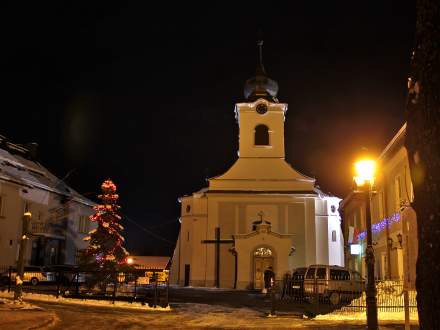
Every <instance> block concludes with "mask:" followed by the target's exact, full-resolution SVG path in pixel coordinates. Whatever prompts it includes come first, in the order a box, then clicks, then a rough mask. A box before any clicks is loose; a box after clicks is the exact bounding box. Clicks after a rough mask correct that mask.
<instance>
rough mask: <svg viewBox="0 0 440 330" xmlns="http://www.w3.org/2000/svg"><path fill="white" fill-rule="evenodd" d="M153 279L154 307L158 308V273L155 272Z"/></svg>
mask: <svg viewBox="0 0 440 330" xmlns="http://www.w3.org/2000/svg"><path fill="white" fill-rule="evenodd" d="M153 279H154V301H153V307H154V308H156V306H157V276H156V273H155V272H154V273H153Z"/></svg>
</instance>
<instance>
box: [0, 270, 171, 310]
mask: <svg viewBox="0 0 440 330" xmlns="http://www.w3.org/2000/svg"><path fill="white" fill-rule="evenodd" d="M161 275H162V276H161ZM15 276H16V271H15V270H14V269H13V268H12V267H9V268H8V269H6V270H4V271H3V272H2V273H1V277H0V288H1V289H3V290H5V289H7V290H8V291H13V290H15ZM24 278H25V281H24V283H23V291H24V292H30V293H40V294H49V295H54V296H56V297H57V298H58V297H60V296H62V297H70V298H81V299H97V300H110V301H113V302H115V301H127V302H141V303H142V304H148V305H150V306H152V307H156V306H162V307H166V306H168V300H169V299H168V295H169V282H168V276H163V272H161V271H158V270H155V269H134V270H130V271H123V272H120V271H118V272H103V271H82V270H63V271H51V270H45V271H44V272H41V274H40V273H32V274H28V275H27V274H26V272H25V276H24ZM35 278H37V280H36V281H35V280H34V281H32V279H35Z"/></svg>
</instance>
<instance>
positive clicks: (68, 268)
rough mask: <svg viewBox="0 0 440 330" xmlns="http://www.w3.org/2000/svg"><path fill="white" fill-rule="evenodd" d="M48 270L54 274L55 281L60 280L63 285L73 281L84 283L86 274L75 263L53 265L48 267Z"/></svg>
mask: <svg viewBox="0 0 440 330" xmlns="http://www.w3.org/2000/svg"><path fill="white" fill-rule="evenodd" d="M46 269H47V270H49V271H50V272H52V273H53V274H54V278H55V281H60V283H61V284H63V285H69V284H71V283H76V282H77V281H78V283H84V282H85V281H86V275H85V273H84V272H82V271H80V269H79V267H78V266H74V265H52V266H48V267H46Z"/></svg>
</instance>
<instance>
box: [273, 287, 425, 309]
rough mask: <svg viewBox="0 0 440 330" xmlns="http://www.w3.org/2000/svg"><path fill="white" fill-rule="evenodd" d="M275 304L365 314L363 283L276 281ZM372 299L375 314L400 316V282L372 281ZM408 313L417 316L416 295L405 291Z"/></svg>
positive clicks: (365, 304) (403, 304) (402, 294)
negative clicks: (391, 313)
mask: <svg viewBox="0 0 440 330" xmlns="http://www.w3.org/2000/svg"><path fill="white" fill-rule="evenodd" d="M274 290H275V292H277V296H278V299H277V301H279V302H282V303H296V304H302V305H304V306H305V307H306V309H309V310H311V311H312V312H313V313H312V314H320V313H328V312H332V311H337V312H338V313H352V312H365V311H366V308H367V301H366V294H365V283H364V281H353V280H346V279H345V280H343V279H342V280H340V279H335V280H324V279H322V280H320V279H311V280H307V279H305V280H302V281H301V280H297V281H295V280H292V279H287V280H284V281H279V282H277V283H276V285H275V287H274ZM376 291H377V294H376V299H377V308H378V311H379V312H404V311H405V297H404V293H405V291H404V286H403V281H401V280H395V281H376ZM406 307H407V308H408V309H409V312H410V313H416V312H417V301H416V291H414V290H409V291H408V303H407V306H406Z"/></svg>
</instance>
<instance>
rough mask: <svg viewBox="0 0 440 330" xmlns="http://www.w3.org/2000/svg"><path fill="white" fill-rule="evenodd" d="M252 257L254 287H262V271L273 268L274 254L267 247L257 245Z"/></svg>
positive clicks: (259, 288) (260, 288) (258, 288)
mask: <svg viewBox="0 0 440 330" xmlns="http://www.w3.org/2000/svg"><path fill="white" fill-rule="evenodd" d="M253 258H254V289H257V290H262V289H263V288H264V271H265V270H266V269H268V268H269V267H272V268H273V260H274V256H273V253H272V250H271V249H269V248H267V247H259V248H258V249H256V250H255V252H254V254H253Z"/></svg>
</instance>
